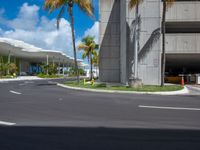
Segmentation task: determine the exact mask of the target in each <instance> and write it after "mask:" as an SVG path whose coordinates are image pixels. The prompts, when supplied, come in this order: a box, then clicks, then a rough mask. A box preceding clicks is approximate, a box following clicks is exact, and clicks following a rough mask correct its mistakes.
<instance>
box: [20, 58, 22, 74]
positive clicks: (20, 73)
mask: <svg viewBox="0 0 200 150" xmlns="http://www.w3.org/2000/svg"><path fill="white" fill-rule="evenodd" d="M21 72H22V62H21V60H20V61H19V75H21Z"/></svg>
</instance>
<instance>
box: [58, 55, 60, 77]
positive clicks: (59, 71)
mask: <svg viewBox="0 0 200 150" xmlns="http://www.w3.org/2000/svg"><path fill="white" fill-rule="evenodd" d="M58 74H59V75H60V58H59V62H58Z"/></svg>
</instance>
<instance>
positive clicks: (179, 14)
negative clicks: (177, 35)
mask: <svg viewBox="0 0 200 150" xmlns="http://www.w3.org/2000/svg"><path fill="white" fill-rule="evenodd" d="M199 8H200V2H199V1H185V2H174V4H173V6H172V7H171V8H169V9H168V11H167V17H166V20H167V21H168V22H174V21H175V22H184V21H200V9H199Z"/></svg>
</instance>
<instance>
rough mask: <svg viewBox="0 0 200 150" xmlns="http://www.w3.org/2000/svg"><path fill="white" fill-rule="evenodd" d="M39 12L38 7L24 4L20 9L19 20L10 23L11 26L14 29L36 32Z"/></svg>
mask: <svg viewBox="0 0 200 150" xmlns="http://www.w3.org/2000/svg"><path fill="white" fill-rule="evenodd" d="M38 10H39V7H38V6H36V5H32V6H29V5H28V4H27V3H24V4H23V5H22V7H21V8H20V11H19V13H18V16H17V18H16V19H14V20H11V21H8V24H9V26H10V27H12V28H14V29H23V30H34V29H35V28H36V25H37V23H38V21H39V14H38Z"/></svg>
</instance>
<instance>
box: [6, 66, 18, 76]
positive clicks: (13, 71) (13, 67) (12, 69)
mask: <svg viewBox="0 0 200 150" xmlns="http://www.w3.org/2000/svg"><path fill="white" fill-rule="evenodd" d="M7 65H8V69H9V72H10V74H11V75H13V74H16V73H17V66H16V64H15V63H10V64H7Z"/></svg>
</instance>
